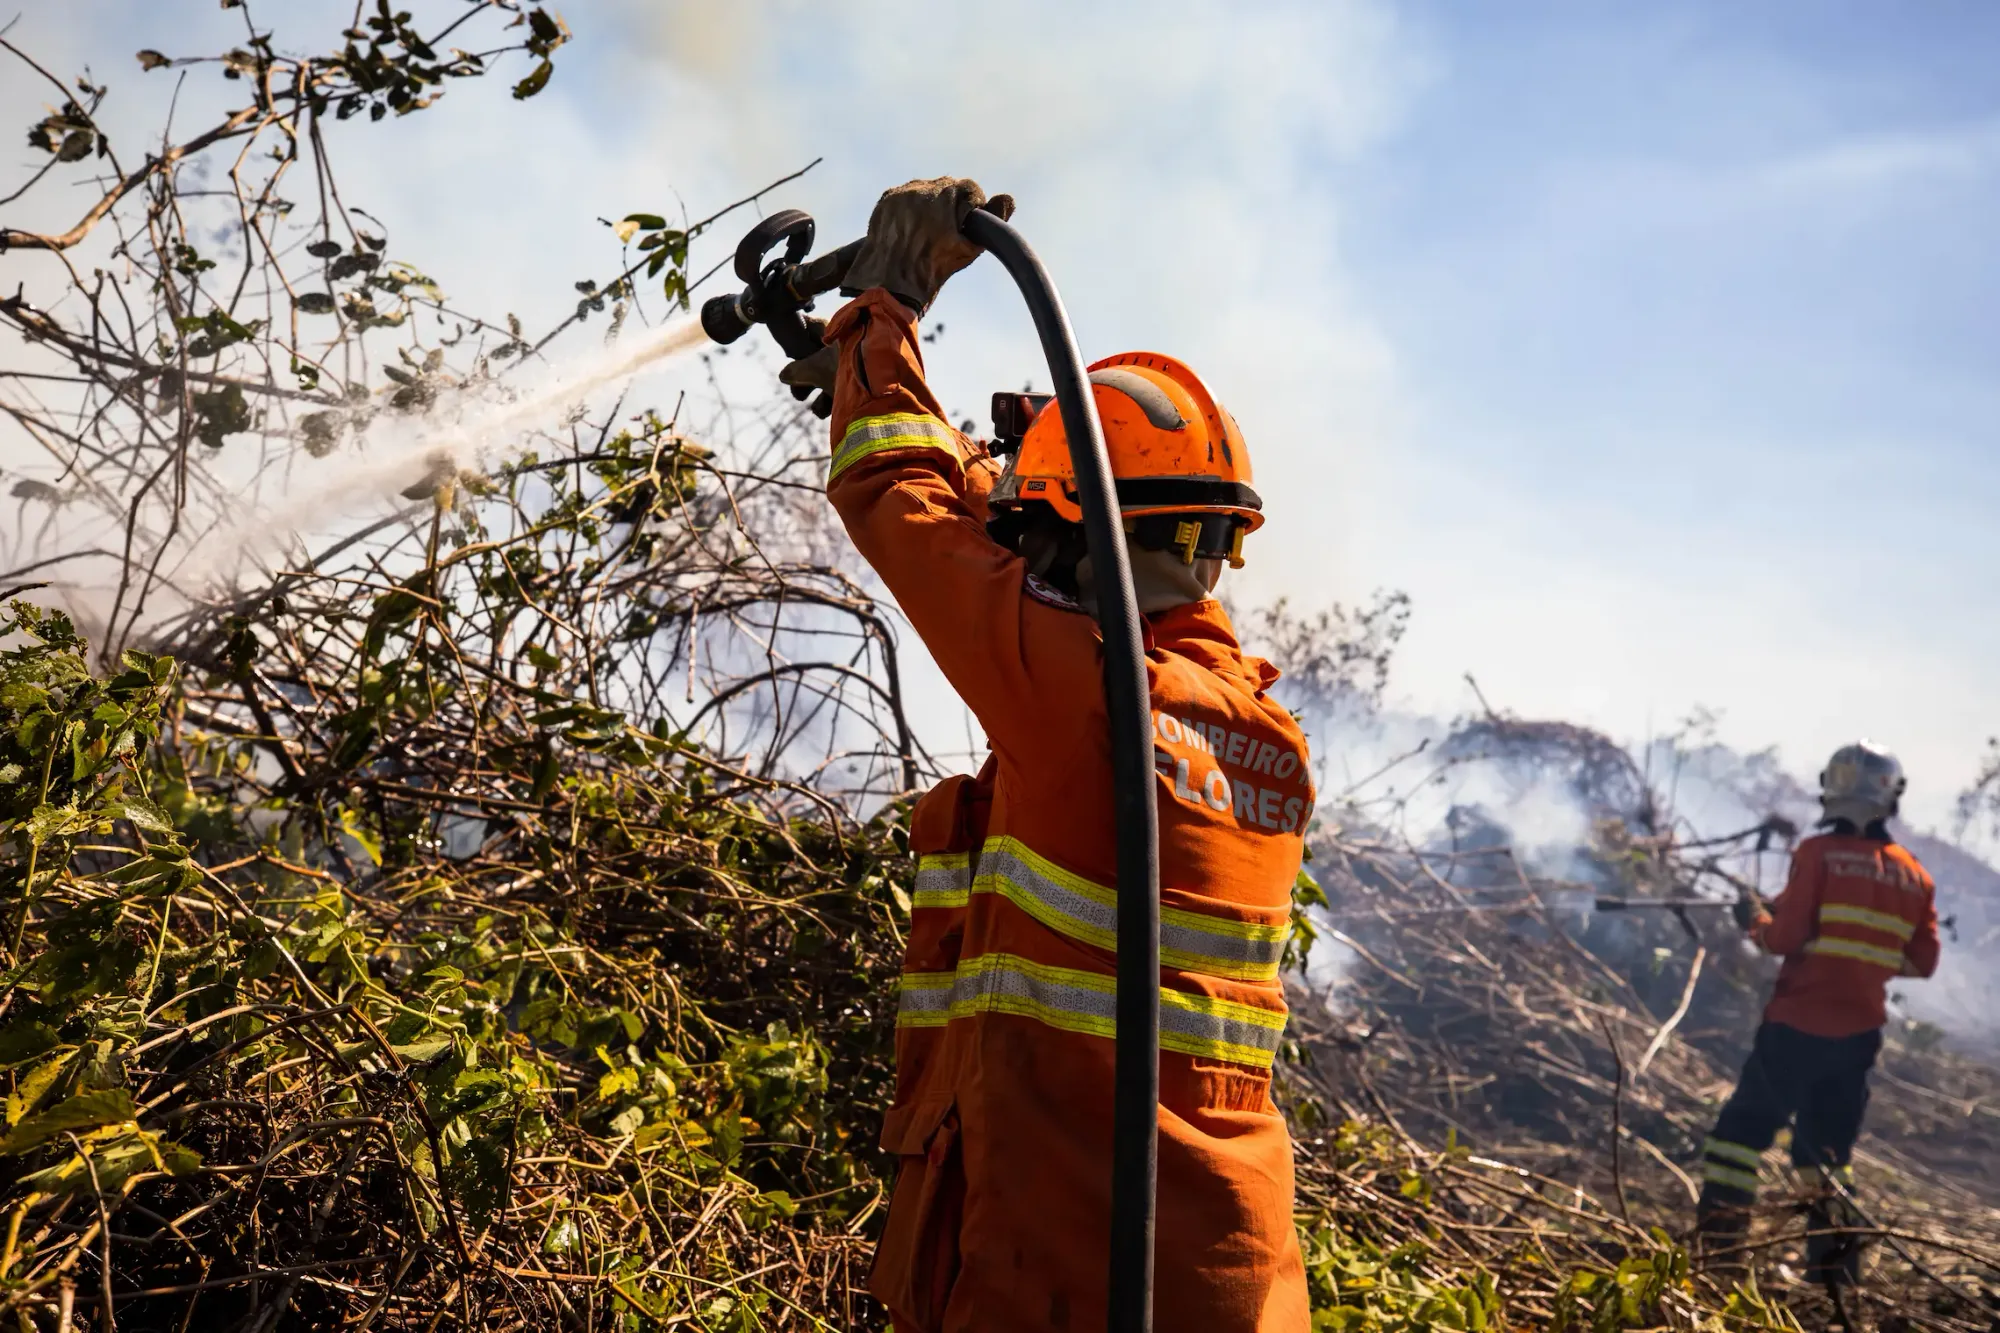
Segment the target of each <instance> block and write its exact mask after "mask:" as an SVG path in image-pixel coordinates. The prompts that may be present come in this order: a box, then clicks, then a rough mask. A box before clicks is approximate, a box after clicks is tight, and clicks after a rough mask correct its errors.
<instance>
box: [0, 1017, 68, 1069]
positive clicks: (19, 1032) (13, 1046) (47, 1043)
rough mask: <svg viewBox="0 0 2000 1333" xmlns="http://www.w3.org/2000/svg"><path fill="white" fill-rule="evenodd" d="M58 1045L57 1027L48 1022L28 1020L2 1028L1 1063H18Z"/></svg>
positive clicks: (45, 1052) (43, 1053)
mask: <svg viewBox="0 0 2000 1333" xmlns="http://www.w3.org/2000/svg"><path fill="white" fill-rule="evenodd" d="M57 1045H58V1039H57V1037H56V1033H55V1029H54V1028H52V1027H50V1026H49V1025H48V1024H47V1023H37V1022H33V1021H26V1022H20V1023H12V1024H9V1025H8V1026H7V1027H6V1028H5V1029H0V1065H18V1064H20V1063H22V1062H23V1061H25V1060H32V1059H34V1058H35V1057H36V1056H38V1055H46V1054H47V1053H48V1052H50V1051H52V1050H54V1049H55V1048H56V1046H57Z"/></svg>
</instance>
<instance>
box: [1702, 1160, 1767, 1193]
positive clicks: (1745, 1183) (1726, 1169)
mask: <svg viewBox="0 0 2000 1333" xmlns="http://www.w3.org/2000/svg"><path fill="white" fill-rule="evenodd" d="M1701 1178H1702V1179H1703V1180H1705V1181H1707V1182H1708V1183H1709V1184H1711V1185H1727V1186H1729V1188H1731V1189H1738V1190H1742V1191H1744V1192H1745V1193H1747V1194H1755V1193H1756V1192H1757V1173H1756V1172H1755V1171H1739V1170H1737V1169H1736V1168H1735V1167H1733V1166H1724V1165H1722V1163H1720V1162H1704V1163H1702V1168H1701Z"/></svg>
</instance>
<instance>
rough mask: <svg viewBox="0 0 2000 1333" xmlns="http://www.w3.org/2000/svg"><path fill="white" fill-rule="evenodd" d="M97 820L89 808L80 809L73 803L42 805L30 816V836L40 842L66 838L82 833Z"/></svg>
mask: <svg viewBox="0 0 2000 1333" xmlns="http://www.w3.org/2000/svg"><path fill="white" fill-rule="evenodd" d="M96 822H97V817H96V816H95V815H93V814H91V812H90V811H88V810H79V809H77V808H76V807H75V806H73V805H41V806H36V807H35V813H34V814H32V815H29V816H28V836H29V837H30V838H32V839H33V840H34V841H36V842H38V843H45V842H48V841H50V840H51V839H54V838H66V837H68V836H69V835H71V834H73V833H81V832H83V831H84V830H85V829H87V828H89V827H90V826H91V825H92V824H94V823H96Z"/></svg>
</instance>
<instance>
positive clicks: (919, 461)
mask: <svg viewBox="0 0 2000 1333" xmlns="http://www.w3.org/2000/svg"><path fill="white" fill-rule="evenodd" d="M826 340H827V342H828V343H829V344H831V345H833V346H835V347H837V348H839V349H840V368H839V371H838V373H837V376H836V378H835V381H834V393H833V419H832V422H831V425H832V435H833V455H832V458H831V461H830V462H829V464H828V467H827V487H826V490H827V496H828V498H830V499H831V500H832V501H833V507H834V509H835V510H836V511H838V513H839V514H840V519H841V522H842V524H844V525H845V526H846V528H847V533H848V536H849V537H850V538H852V539H853V541H854V545H855V547H856V549H858V550H859V551H860V552H861V554H862V557H863V558H864V559H866V560H867V561H868V563H869V564H870V565H871V566H873V567H874V569H875V572H876V573H877V574H878V575H880V576H881V579H882V582H883V583H884V584H886V585H887V586H888V589H889V591H890V592H891V593H892V594H893V595H894V596H895V598H896V603H897V605H898V606H900V607H901V608H902V611H903V614H904V615H906V616H907V617H909V620H910V624H911V625H912V626H913V627H914V628H915V629H916V631H917V634H918V635H919V636H920V637H921V638H922V639H923V641H924V646H925V647H927V648H929V649H930V651H931V656H932V657H933V658H935V659H936V661H937V664H938V666H939V668H940V669H941V670H943V672H944V674H945V678H946V679H947V680H949V681H950V682H951V684H952V688H953V689H955V690H956V691H957V692H958V694H959V697H960V698H962V699H963V700H965V702H966V704H967V706H968V707H970V708H971V709H972V711H973V714H974V715H975V716H976V717H978V719H979V721H980V724H981V725H982V726H983V727H984V728H985V729H986V733H987V736H988V738H989V739H990V740H991V741H992V742H993V744H994V746H995V748H996V749H999V750H1001V751H1003V752H1005V751H1007V750H1009V749H1012V750H1014V752H1015V753H1017V754H1018V753H1020V752H1021V750H1022V748H1023V747H1025V746H1028V745H1033V746H1034V747H1035V750H1036V752H1037V753H1039V754H1041V755H1043V757H1045V758H1046V757H1048V756H1049V755H1050V754H1052V753H1055V751H1052V750H1051V748H1050V742H1051V741H1052V740H1054V739H1056V738H1058V737H1064V736H1065V735H1066V736H1067V737H1068V738H1070V739H1073V740H1076V741H1081V740H1082V739H1083V736H1082V735H1081V734H1080V733H1079V732H1078V730H1077V728H1075V727H1074V726H1073V725H1069V726H1065V725H1064V723H1065V721H1066V719H1067V720H1069V721H1074V720H1077V719H1078V718H1079V716H1080V713H1081V712H1082V711H1087V710H1088V709H1090V708H1096V709H1097V710H1099V711H1101V710H1102V696H1103V686H1102V684H1101V676H1100V672H1101V668H1100V667H1099V665H1098V661H1099V654H1098V648H1097V627H1096V625H1095V624H1094V623H1093V622H1092V621H1091V619H1090V618H1089V617H1088V616H1086V615H1084V614H1082V613H1081V612H1079V611H1075V610H1067V609H1063V608H1060V607H1058V606H1055V605H1051V604H1049V603H1048V602H1046V601H1042V600H1037V599H1036V598H1035V597H1033V596H1031V595H1030V594H1029V592H1028V590H1027V587H1026V577H1027V568H1026V566H1025V565H1024V564H1023V563H1022V561H1021V559H1020V558H1019V557H1018V556H1016V555H1014V553H1013V552H1011V551H1009V550H1007V549H1006V548H1005V547H1003V546H1001V545H1000V544H999V543H997V542H995V541H994V540H993V539H992V538H990V537H988V536H987V535H986V496H987V492H988V490H989V489H990V488H991V485H992V480H993V476H994V475H995V473H997V471H998V469H997V468H996V467H995V466H994V464H993V461H992V460H991V459H990V458H988V457H987V456H986V455H985V452H984V451H983V450H982V449H980V448H979V447H978V446H977V445H975V444H974V443H973V442H972V441H970V440H968V439H966V437H965V436H963V435H961V434H960V433H959V432H957V431H955V430H953V429H952V428H951V426H950V425H949V424H948V423H947V422H946V421H945V419H944V412H943V410H942V409H941V408H940V407H939V405H938V401H937V398H936V396H935V395H934V394H932V392H931V389H930V386H929V385H928V384H927V383H925V382H924V368H923V356H922V353H921V352H920V351H919V350H918V349H919V343H918V339H917V323H916V317H915V316H914V315H912V314H911V313H910V311H909V310H908V309H907V308H906V307H905V306H904V305H903V304H902V303H901V302H900V301H898V300H896V299H895V298H894V297H893V296H891V295H889V293H888V292H886V291H884V290H882V289H880V288H877V289H875V290H872V291H868V292H864V293H863V294H862V295H861V296H859V297H857V298H855V299H854V300H853V301H851V302H849V303H848V304H847V305H846V306H844V307H843V308H842V309H841V311H840V312H839V313H838V314H837V315H835V316H834V317H833V320H832V321H831V322H830V323H829V324H828V325H827V331H826Z"/></svg>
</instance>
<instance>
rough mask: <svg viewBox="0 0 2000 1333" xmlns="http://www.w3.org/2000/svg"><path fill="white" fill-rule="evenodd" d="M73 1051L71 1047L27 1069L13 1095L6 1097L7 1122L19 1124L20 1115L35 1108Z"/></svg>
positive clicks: (58, 1075)
mask: <svg viewBox="0 0 2000 1333" xmlns="http://www.w3.org/2000/svg"><path fill="white" fill-rule="evenodd" d="M75 1053H76V1052H75V1049H74V1048H71V1049H69V1050H66V1051H64V1052H63V1053H62V1054H61V1055H58V1056H56V1057H55V1058H54V1059H52V1060H47V1061H44V1062H43V1063H41V1064H39V1065H36V1066H35V1067H34V1068H33V1069H31V1070H29V1071H28V1073H27V1076H26V1077H24V1078H23V1079H21V1081H20V1082H19V1083H18V1084H16V1085H15V1087H14V1095H13V1096H11V1097H9V1098H8V1099H7V1123H8V1124H10V1125H17V1124H19V1123H20V1122H21V1117H22V1116H25V1115H26V1114H28V1112H30V1111H32V1110H34V1109H35V1103H36V1102H39V1101H40V1100H41V1099H42V1098H43V1097H44V1096H45V1095H46V1094H47V1093H48V1090H49V1089H50V1088H52V1087H54V1086H55V1082H56V1080H57V1079H59V1078H61V1077H62V1076H63V1073H64V1071H66V1070H67V1069H68V1068H69V1061H70V1057H71V1056H72V1055H74V1054H75Z"/></svg>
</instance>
